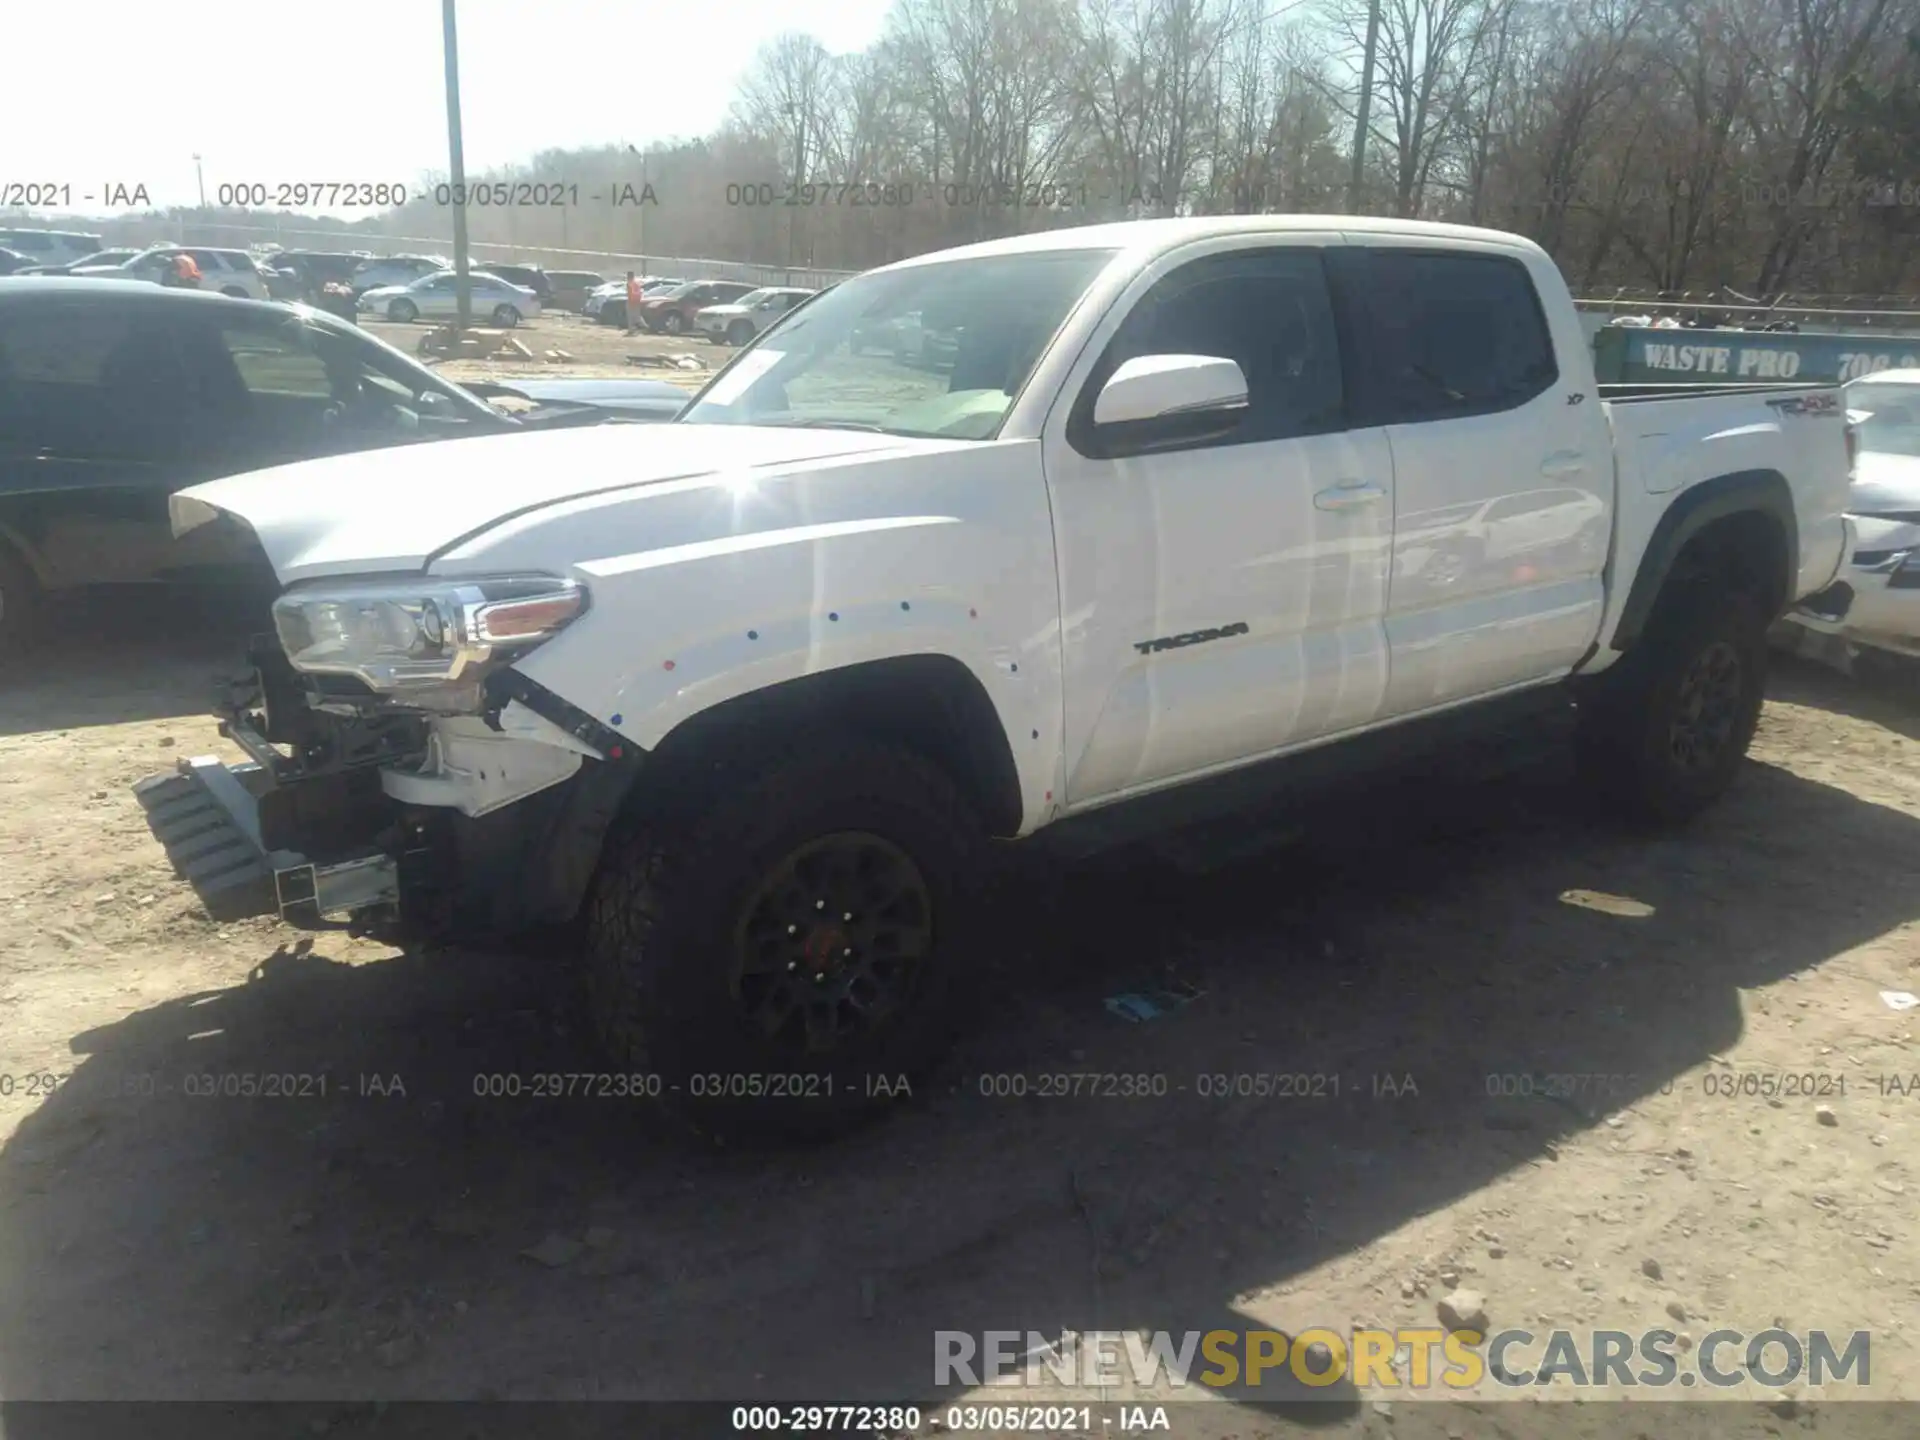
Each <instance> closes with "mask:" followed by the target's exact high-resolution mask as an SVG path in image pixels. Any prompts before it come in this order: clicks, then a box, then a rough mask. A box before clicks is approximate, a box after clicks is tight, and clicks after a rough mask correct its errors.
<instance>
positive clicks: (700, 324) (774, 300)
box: [693, 288, 813, 345]
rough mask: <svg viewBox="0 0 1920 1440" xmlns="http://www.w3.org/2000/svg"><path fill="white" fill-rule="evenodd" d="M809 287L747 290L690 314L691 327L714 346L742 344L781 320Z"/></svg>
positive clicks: (811, 292)
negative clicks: (730, 301) (723, 302)
mask: <svg viewBox="0 0 1920 1440" xmlns="http://www.w3.org/2000/svg"><path fill="white" fill-rule="evenodd" d="M812 294H813V291H811V290H788V289H780V288H773V289H766V290H749V291H748V292H747V293H746V294H745V295H742V296H741V297H740V298H739V299H738V300H735V301H733V302H732V303H731V304H727V305H709V306H707V307H706V309H704V310H701V311H699V312H698V313H697V314H695V316H694V317H693V323H694V328H695V329H696V330H698V331H699V332H700V333H701V334H702V335H704V336H706V337H707V339H708V340H709V341H711V342H712V343H713V344H715V345H744V344H746V343H747V342H748V341H749V340H751V339H753V337H754V336H756V335H758V334H759V333H760V332H761V331H762V330H765V329H766V328H767V327H768V326H769V325H771V324H773V322H774V321H776V320H778V319H780V318H781V317H782V316H784V315H785V314H786V313H787V312H788V311H789V310H791V309H793V307H794V306H796V305H798V304H799V303H800V302H801V301H802V300H805V299H806V298H807V297H808V296H810V295H812Z"/></svg>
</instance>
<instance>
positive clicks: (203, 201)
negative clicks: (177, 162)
mask: <svg viewBox="0 0 1920 1440" xmlns="http://www.w3.org/2000/svg"><path fill="white" fill-rule="evenodd" d="M193 178H194V179H195V180H198V181H199V182H200V208H201V209H202V210H204V209H206V208H207V177H206V174H205V172H204V171H202V170H201V169H200V157H199V156H198V155H195V156H194V157H193Z"/></svg>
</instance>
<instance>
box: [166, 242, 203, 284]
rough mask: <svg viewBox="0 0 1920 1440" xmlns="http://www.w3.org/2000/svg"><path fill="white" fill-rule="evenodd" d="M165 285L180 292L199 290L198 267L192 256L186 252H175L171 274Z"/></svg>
mask: <svg viewBox="0 0 1920 1440" xmlns="http://www.w3.org/2000/svg"><path fill="white" fill-rule="evenodd" d="M167 283H168V284H170V285H173V286H175V287H177V288H179V289H182V290H198V289H199V288H200V267H199V266H198V265H197V264H195V263H194V259H193V256H191V255H189V254H188V253H187V252H186V251H184V250H180V251H176V252H175V254H174V257H173V269H172V274H171V275H170V276H169V277H168V280H167Z"/></svg>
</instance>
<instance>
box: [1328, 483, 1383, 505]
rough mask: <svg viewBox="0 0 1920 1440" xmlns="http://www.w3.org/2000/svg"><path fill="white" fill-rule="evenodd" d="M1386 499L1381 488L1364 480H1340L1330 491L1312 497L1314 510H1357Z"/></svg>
mask: <svg viewBox="0 0 1920 1440" xmlns="http://www.w3.org/2000/svg"><path fill="white" fill-rule="evenodd" d="M1386 498H1387V492H1386V490H1385V489H1383V488H1382V487H1381V486H1378V485H1373V484H1369V483H1368V482H1367V481H1365V480H1342V481H1341V482H1340V483H1339V484H1338V485H1335V486H1334V487H1333V488H1332V489H1331V490H1322V491H1320V492H1319V493H1318V494H1316V495H1315V496H1314V497H1313V508H1314V509H1316V510H1357V509H1359V508H1360V507H1361V506H1362V505H1371V504H1373V503H1374V502H1375V501H1378V500H1384V499H1386Z"/></svg>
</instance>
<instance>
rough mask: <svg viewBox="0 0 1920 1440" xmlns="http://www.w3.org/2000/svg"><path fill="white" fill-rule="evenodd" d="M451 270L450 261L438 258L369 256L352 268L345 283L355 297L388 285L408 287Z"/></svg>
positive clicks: (438, 256)
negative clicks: (351, 288)
mask: <svg viewBox="0 0 1920 1440" xmlns="http://www.w3.org/2000/svg"><path fill="white" fill-rule="evenodd" d="M452 268H453V262H452V261H451V260H448V259H447V258H445V257H444V256H440V255H382V256H369V257H368V258H367V259H365V260H362V261H361V262H360V263H359V264H358V265H356V266H355V267H354V270H353V275H352V277H351V279H350V280H349V281H348V283H349V284H350V285H352V286H353V293H354V294H356V295H359V294H361V293H363V292H365V291H368V290H378V289H384V288H385V287H387V286H389V285H411V284H412V283H413V282H414V281H416V280H422V279H425V278H426V277H427V276H429V275H437V274H438V273H439V272H440V271H442V270H451V269H452Z"/></svg>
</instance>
